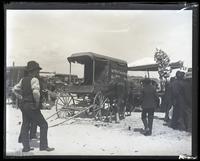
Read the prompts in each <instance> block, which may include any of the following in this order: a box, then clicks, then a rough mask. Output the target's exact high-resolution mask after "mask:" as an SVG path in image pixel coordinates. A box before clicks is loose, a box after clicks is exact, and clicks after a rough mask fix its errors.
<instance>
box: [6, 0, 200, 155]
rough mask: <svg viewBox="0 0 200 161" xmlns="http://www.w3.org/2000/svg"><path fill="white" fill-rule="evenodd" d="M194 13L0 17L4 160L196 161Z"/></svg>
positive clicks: (67, 12)
mask: <svg viewBox="0 0 200 161" xmlns="http://www.w3.org/2000/svg"><path fill="white" fill-rule="evenodd" d="M22 5H23V3H22ZM8 6H9V5H8ZM183 6H184V5H183ZM197 6H198V5H195V4H193V5H192V6H190V7H191V8H190V9H187V6H186V7H185V8H184V7H183V8H182V9H173V10H170V9H162V10H159V9H156V10H154V9H114V10H112V9H104V10H101V9H53V8H51V9H42V8H34V9H31V8H27V9H24V8H23V9H20V8H19V9H18V8H15V9H13V8H9V7H8V8H6V10H5V29H6V30H5V36H6V39H5V41H6V42H5V44H6V45H5V48H6V53H5V54H6V55H5V61H6V67H5V72H6V73H5V75H6V77H5V89H6V91H5V94H6V95H5V103H4V115H5V128H4V130H5V131H4V132H5V133H4V134H5V140H4V141H5V142H4V143H5V146H4V148H5V149H4V150H5V155H6V156H12V157H22V156H26V157H34V156H41V157H42V156H108V157H109V156H115V157H116V156H131V157H134V156H176V157H178V158H179V159H180V158H190V159H191V158H192V159H195V158H196V156H194V155H193V153H192V151H193V148H192V147H193V146H192V144H193V142H192V140H193V139H194V138H193V132H194V131H193V130H194V129H192V127H193V126H192V125H193V124H194V121H193V117H192V116H193V109H194V108H196V107H194V105H195V103H194V102H193V88H192V82H193V74H192V73H193V72H192V71H193V59H194V54H193V52H194V45H193V43H194V42H193V32H194V31H193V22H194V13H193V10H192V7H194V8H195V7H197Z"/></svg>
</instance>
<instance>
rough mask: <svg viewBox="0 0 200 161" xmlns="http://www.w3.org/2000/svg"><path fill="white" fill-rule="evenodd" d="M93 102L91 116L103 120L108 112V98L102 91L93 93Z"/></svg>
mask: <svg viewBox="0 0 200 161" xmlns="http://www.w3.org/2000/svg"><path fill="white" fill-rule="evenodd" d="M93 104H94V105H95V106H94V109H93V116H94V118H95V120H100V121H105V120H106V119H107V118H108V115H109V113H110V100H109V98H108V97H105V96H104V95H103V94H102V92H98V93H97V94H96V95H95V98H94V101H93Z"/></svg>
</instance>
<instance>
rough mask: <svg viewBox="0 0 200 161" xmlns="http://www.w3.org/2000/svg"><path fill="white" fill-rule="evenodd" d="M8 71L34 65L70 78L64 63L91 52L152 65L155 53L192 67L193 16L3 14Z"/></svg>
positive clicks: (151, 13)
mask: <svg viewBox="0 0 200 161" xmlns="http://www.w3.org/2000/svg"><path fill="white" fill-rule="evenodd" d="M6 21H7V24H6V33H7V65H8V66H10V65H12V62H13V61H14V62H15V65H16V66H25V65H26V63H27V61H30V60H36V61H38V62H39V64H40V66H41V67H42V68H43V71H56V72H58V73H68V72H69V65H68V62H67V57H68V56H70V55H71V54H72V53H76V52H87V51H90V52H95V53H98V54H102V55H107V56H111V57H115V58H119V59H123V60H125V61H127V62H128V63H129V64H134V63H135V64H136V65H139V64H143V63H154V60H153V57H154V53H155V50H156V48H161V49H162V50H164V51H165V52H166V53H167V54H168V55H169V57H170V59H171V61H172V62H173V61H178V60H182V61H184V65H185V66H187V67H191V66H192V11H189V10H186V11H184V10H183V11H178V10H173V11H172V10H171V11H170V10H157V11H150V10H149V11H147V10H146V11H144V10H137V11H136V10H90V11H89V10H7V17H6Z"/></svg>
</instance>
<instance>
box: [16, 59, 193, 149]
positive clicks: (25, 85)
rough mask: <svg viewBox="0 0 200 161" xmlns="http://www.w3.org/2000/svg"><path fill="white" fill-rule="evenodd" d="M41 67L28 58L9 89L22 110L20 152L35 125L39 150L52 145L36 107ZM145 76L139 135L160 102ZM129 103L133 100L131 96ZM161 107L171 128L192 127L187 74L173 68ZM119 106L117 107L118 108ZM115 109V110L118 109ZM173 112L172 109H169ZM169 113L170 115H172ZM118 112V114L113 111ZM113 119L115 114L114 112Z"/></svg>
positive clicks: (146, 128)
mask: <svg viewBox="0 0 200 161" xmlns="http://www.w3.org/2000/svg"><path fill="white" fill-rule="evenodd" d="M40 70H41V67H40V66H39V64H38V63H37V62H35V61H29V62H28V63H27V67H26V72H27V74H26V76H24V77H23V78H22V79H21V80H20V81H19V83H18V84H16V85H15V86H14V88H13V93H15V95H16V97H17V98H18V99H19V100H20V105H19V107H20V110H21V112H22V120H23V121H22V126H21V131H20V135H19V140H18V142H19V143H22V145H23V149H22V151H23V152H29V151H30V150H33V148H31V147H30V144H29V140H30V139H33V138H37V136H36V131H37V126H39V127H40V150H41V151H43V150H45V151H53V150H54V148H50V147H49V146H48V139H47V133H48V124H47V121H46V120H45V119H44V117H43V115H42V113H41V111H40V109H41V106H42V103H41V91H42V84H41V83H40V82H41V81H40V77H39V71H40ZM152 82H153V81H152V80H151V79H149V78H145V79H144V80H143V81H142V89H141V94H140V97H139V100H140V105H141V108H142V112H141V119H142V122H143V124H144V130H143V131H142V134H144V135H145V136H149V135H151V134H152V127H153V119H154V112H155V110H156V108H157V107H158V106H159V104H160V99H159V96H158V93H157V86H156V85H155V83H152ZM117 93H118V95H119V96H118V97H119V98H118V97H117V98H118V100H119V101H118V102H117V109H118V108H119V107H120V106H121V104H122V101H120V100H122V99H123V98H122V93H123V92H122V89H121V88H119V89H118V90H117ZM127 98H129V102H131V101H132V102H134V100H131V98H132V99H134V98H133V97H127ZM161 100H162V101H161V108H164V109H165V121H166V124H164V125H168V126H169V127H171V128H173V129H179V130H185V131H188V132H191V130H192V79H191V76H188V75H187V73H186V74H185V73H184V72H181V71H177V73H176V77H171V79H170V82H166V84H165V93H164V95H163V97H162V99H161ZM118 106H119V107H118ZM118 111H119V110H118ZM172 111H173V112H172ZM172 113H173V114H172ZM117 114H118V113H117ZM116 122H119V116H118V115H116Z"/></svg>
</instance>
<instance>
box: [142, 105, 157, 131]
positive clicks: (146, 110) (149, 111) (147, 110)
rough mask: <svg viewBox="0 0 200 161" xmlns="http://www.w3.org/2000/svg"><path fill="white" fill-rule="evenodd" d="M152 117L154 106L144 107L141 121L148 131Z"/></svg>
mask: <svg viewBox="0 0 200 161" xmlns="http://www.w3.org/2000/svg"><path fill="white" fill-rule="evenodd" d="M147 114H148V121H147ZM153 117H154V108H144V109H143V110H142V122H143V124H144V127H145V129H147V128H149V130H150V132H152V126H153Z"/></svg>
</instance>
